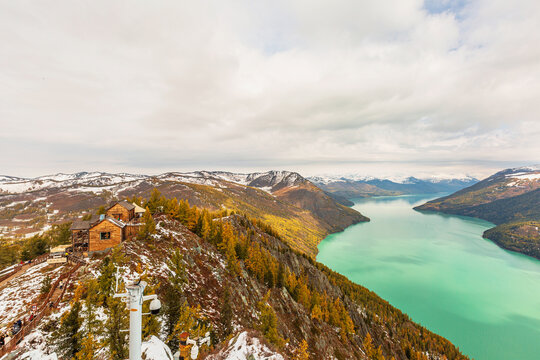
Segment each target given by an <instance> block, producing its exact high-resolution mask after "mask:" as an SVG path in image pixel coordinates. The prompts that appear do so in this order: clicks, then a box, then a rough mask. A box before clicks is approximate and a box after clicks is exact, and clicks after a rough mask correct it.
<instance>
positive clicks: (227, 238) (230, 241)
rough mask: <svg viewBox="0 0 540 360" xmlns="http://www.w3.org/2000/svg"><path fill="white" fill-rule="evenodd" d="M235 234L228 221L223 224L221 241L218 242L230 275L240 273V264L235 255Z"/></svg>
mask: <svg viewBox="0 0 540 360" xmlns="http://www.w3.org/2000/svg"><path fill="white" fill-rule="evenodd" d="M235 245H236V236H235V234H234V230H233V227H232V226H231V224H229V223H228V222H226V223H224V224H223V234H222V240H221V243H219V244H218V249H219V250H220V251H221V252H222V253H223V254H225V256H226V257H227V269H228V270H229V271H230V272H231V274H232V275H238V274H239V273H240V266H239V264H238V259H237V257H236V250H235Z"/></svg>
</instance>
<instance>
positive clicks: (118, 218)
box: [113, 214, 122, 220]
mask: <svg viewBox="0 0 540 360" xmlns="http://www.w3.org/2000/svg"><path fill="white" fill-rule="evenodd" d="M121 217H122V214H113V218H115V219H116V220H121Z"/></svg>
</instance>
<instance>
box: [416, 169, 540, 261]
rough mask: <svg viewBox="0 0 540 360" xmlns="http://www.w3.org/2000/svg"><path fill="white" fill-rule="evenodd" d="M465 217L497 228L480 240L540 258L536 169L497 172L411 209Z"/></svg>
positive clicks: (539, 172) (539, 199)
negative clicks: (481, 220)
mask: <svg viewBox="0 0 540 360" xmlns="http://www.w3.org/2000/svg"><path fill="white" fill-rule="evenodd" d="M415 209H416V210H422V211H440V212H444V213H448V214H457V215H466V216H473V217H477V218H481V219H484V220H488V221H491V222H493V223H495V224H497V225H498V226H497V227H495V228H493V229H490V230H488V231H486V232H485V233H484V237H486V238H488V239H491V240H493V241H494V242H495V243H497V244H498V245H500V246H501V247H504V248H506V249H509V250H513V251H518V252H521V253H524V254H527V255H529V256H534V257H536V258H539V259H540V231H538V227H537V226H536V225H534V224H536V222H538V221H540V167H538V166H532V167H523V168H515V169H506V170H503V171H500V172H498V173H496V174H494V175H492V176H490V177H488V178H487V179H485V180H482V181H480V182H478V183H477V184H475V185H473V186H470V187H468V188H466V189H463V190H460V191H458V192H456V193H454V194H451V195H449V196H445V197H442V198H439V199H435V200H432V201H429V202H427V203H426V204H423V205H421V206H418V207H416V208H415Z"/></svg>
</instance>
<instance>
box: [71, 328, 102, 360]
mask: <svg viewBox="0 0 540 360" xmlns="http://www.w3.org/2000/svg"><path fill="white" fill-rule="evenodd" d="M98 348H99V344H98V343H97V342H96V341H95V339H94V335H92V334H88V335H86V336H85V337H84V339H83V341H82V347H81V351H79V352H78V353H77V356H76V359H77V360H93V359H94V355H95V350H96V349H98Z"/></svg>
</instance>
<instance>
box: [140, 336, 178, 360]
mask: <svg viewBox="0 0 540 360" xmlns="http://www.w3.org/2000/svg"><path fill="white" fill-rule="evenodd" d="M142 353H143V357H144V356H146V358H145V359H147V360H173V354H172V352H171V349H169V347H168V346H167V345H165V343H164V342H163V341H161V340H160V339H158V338H157V337H156V336H151V337H150V339H148V341H145V342H143V343H142Z"/></svg>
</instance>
